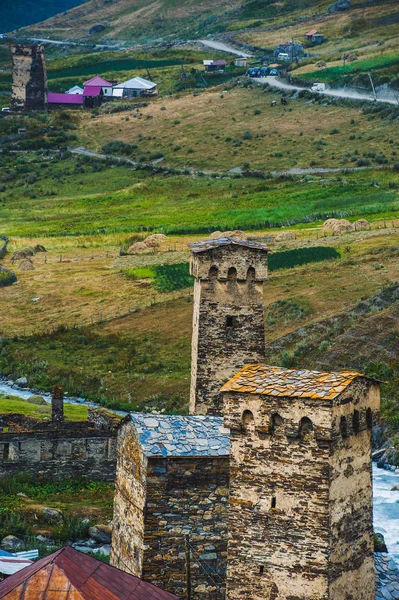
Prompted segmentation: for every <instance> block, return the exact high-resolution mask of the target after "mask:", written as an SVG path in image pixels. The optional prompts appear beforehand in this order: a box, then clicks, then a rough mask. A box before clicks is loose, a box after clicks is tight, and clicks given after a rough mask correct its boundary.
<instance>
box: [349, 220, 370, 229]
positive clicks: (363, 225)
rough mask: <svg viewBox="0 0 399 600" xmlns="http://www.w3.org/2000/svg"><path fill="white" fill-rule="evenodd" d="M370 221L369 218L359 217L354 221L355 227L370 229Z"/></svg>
mask: <svg viewBox="0 0 399 600" xmlns="http://www.w3.org/2000/svg"><path fill="white" fill-rule="evenodd" d="M369 227H370V223H369V221H367V219H358V220H357V221H355V222H354V223H353V229H354V230H355V231H363V230H364V229H369Z"/></svg>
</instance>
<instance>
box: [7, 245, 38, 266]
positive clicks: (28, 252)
mask: <svg viewBox="0 0 399 600" xmlns="http://www.w3.org/2000/svg"><path fill="white" fill-rule="evenodd" d="M38 252H47V250H46V248H45V247H44V246H42V245H41V244H36V246H26V248H22V250H16V251H15V252H14V253H13V254H12V256H11V261H12V262H14V261H15V260H23V259H24V258H29V256H35V254H37V253H38Z"/></svg>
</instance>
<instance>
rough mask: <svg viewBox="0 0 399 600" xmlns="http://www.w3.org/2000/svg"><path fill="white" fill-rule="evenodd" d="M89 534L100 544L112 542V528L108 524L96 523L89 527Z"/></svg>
mask: <svg viewBox="0 0 399 600" xmlns="http://www.w3.org/2000/svg"><path fill="white" fill-rule="evenodd" d="M89 536H90V537H91V538H92V539H93V540H96V542H99V543H100V544H110V543H111V538H112V528H111V527H109V526H108V525H94V526H93V527H89Z"/></svg>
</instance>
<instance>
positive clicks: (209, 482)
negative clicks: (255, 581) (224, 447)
mask: <svg viewBox="0 0 399 600" xmlns="http://www.w3.org/2000/svg"><path fill="white" fill-rule="evenodd" d="M228 478H229V460H228V458H227V457H222V458H211V457H190V456H189V457H183V458H182V457H169V458H162V457H160V458H155V457H149V458H147V457H145V456H144V454H143V452H142V450H141V446H140V443H139V440H138V437H137V434H136V432H135V428H134V426H133V425H132V424H131V423H124V424H123V425H122V427H121V429H120V432H119V441H118V466H117V477H116V493H115V499H114V530H113V539H112V550H111V564H112V565H113V566H116V567H119V568H121V569H123V570H125V571H127V572H130V573H133V574H135V575H137V576H140V577H143V578H144V579H145V580H147V581H151V583H153V584H155V585H157V586H159V587H161V588H162V589H165V590H167V591H170V592H173V593H174V594H176V595H178V596H179V597H182V598H183V597H185V593H186V563H185V544H186V535H187V534H189V542H190V546H191V548H192V549H193V551H192V552H191V581H192V595H191V598H192V600H200V599H201V598H206V600H223V598H224V586H223V578H224V576H225V570H226V559H227V503H228ZM200 563H201V565H202V566H200ZM204 565H205V568H206V569H207V570H208V572H209V573H211V577H212V578H213V579H214V580H215V583H217V585H216V586H215V585H213V584H212V581H211V580H210V578H209V577H208V576H206V575H204V572H203V569H204ZM213 572H216V575H215V574H213V575H212V573H213ZM219 588H221V589H219Z"/></svg>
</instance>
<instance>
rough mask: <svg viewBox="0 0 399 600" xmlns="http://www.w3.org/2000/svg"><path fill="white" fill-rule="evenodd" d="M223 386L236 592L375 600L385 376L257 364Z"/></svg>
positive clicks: (230, 591) (250, 599)
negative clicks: (381, 380) (376, 471)
mask: <svg viewBox="0 0 399 600" xmlns="http://www.w3.org/2000/svg"><path fill="white" fill-rule="evenodd" d="M222 391H223V396H224V411H225V417H224V421H225V426H226V427H228V428H230V429H231V458H230V508H229V511H230V512H229V541H228V568H227V600H242V599H243V598H245V600H374V598H375V584H374V576H375V575H374V556H373V527H372V487H371V427H372V423H373V419H375V418H376V417H377V415H378V412H379V385H378V384H377V383H376V382H375V381H373V380H370V379H367V378H366V377H364V376H362V375H360V374H359V373H354V372H351V371H346V372H337V373H321V372H317V371H305V370H300V371H299V370H298V371H294V370H288V369H282V368H280V367H269V366H266V365H248V366H246V367H244V368H243V369H242V370H241V371H240V372H239V373H238V374H237V375H236V376H235V377H234V378H233V379H231V380H230V381H229V382H228V383H227V384H226V385H224V386H223V388H222Z"/></svg>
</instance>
